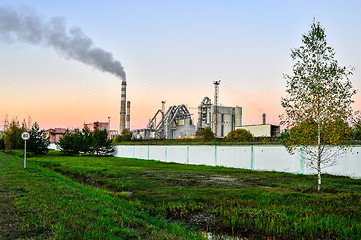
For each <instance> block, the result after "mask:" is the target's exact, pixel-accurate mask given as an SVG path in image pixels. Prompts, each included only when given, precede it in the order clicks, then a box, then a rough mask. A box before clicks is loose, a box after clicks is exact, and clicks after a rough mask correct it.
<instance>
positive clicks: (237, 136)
mask: <svg viewBox="0 0 361 240" xmlns="http://www.w3.org/2000/svg"><path fill="white" fill-rule="evenodd" d="M226 140H227V141H230V142H250V141H252V140H253V135H252V133H251V132H250V131H248V130H246V129H236V130H233V131H231V132H229V133H228V135H227V137H226Z"/></svg>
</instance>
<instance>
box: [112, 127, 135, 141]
mask: <svg viewBox="0 0 361 240" xmlns="http://www.w3.org/2000/svg"><path fill="white" fill-rule="evenodd" d="M130 140H132V133H131V132H129V131H128V130H127V129H124V130H123V131H122V133H121V134H120V135H117V136H116V137H115V138H114V140H113V142H115V143H119V142H128V141H130Z"/></svg>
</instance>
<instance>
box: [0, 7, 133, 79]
mask: <svg viewBox="0 0 361 240" xmlns="http://www.w3.org/2000/svg"><path fill="white" fill-rule="evenodd" d="M0 40H1V41H5V42H8V43H16V42H20V43H28V44H34V45H39V46H45V47H50V48H53V49H55V51H56V52H58V53H59V54H61V55H63V56H64V57H66V58H70V59H76V60H78V61H80V62H82V63H85V64H87V65H90V66H93V67H95V68H96V69H98V70H100V71H103V72H109V73H111V74H114V75H115V76H117V77H119V78H121V79H122V80H125V79H126V75H125V72H124V68H123V66H122V64H121V63H120V62H119V61H117V60H115V59H114V57H113V55H112V54H111V53H110V52H107V51H105V50H103V49H101V48H98V47H96V46H95V45H94V43H93V40H92V39H91V38H89V37H88V36H87V35H85V34H84V32H83V31H82V30H81V29H80V28H79V27H76V26H74V27H71V28H69V29H68V28H67V26H66V23H65V18H64V17H53V18H50V19H49V20H43V19H42V18H41V17H40V16H39V15H38V14H37V13H36V12H35V11H34V10H33V9H31V8H28V7H21V8H13V7H0Z"/></svg>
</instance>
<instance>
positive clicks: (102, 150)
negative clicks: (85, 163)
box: [91, 129, 114, 155]
mask: <svg viewBox="0 0 361 240" xmlns="http://www.w3.org/2000/svg"><path fill="white" fill-rule="evenodd" d="M91 148H92V150H93V152H95V153H96V154H97V155H111V154H112V153H113V152H114V146H113V144H112V141H111V140H109V139H108V133H107V130H105V129H104V130H95V131H94V132H93V144H92V146H91Z"/></svg>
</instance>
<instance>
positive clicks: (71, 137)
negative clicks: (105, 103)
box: [57, 126, 114, 156]
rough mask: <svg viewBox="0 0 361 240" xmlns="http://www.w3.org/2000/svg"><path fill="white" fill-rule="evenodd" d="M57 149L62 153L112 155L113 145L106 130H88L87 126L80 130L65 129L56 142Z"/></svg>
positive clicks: (69, 154)
mask: <svg viewBox="0 0 361 240" xmlns="http://www.w3.org/2000/svg"><path fill="white" fill-rule="evenodd" d="M57 146H58V147H59V150H60V151H61V152H62V153H63V154H64V155H68V156H71V155H81V154H96V155H112V153H113V152H114V146H113V144H112V140H109V139H108V133H107V130H105V129H104V130H95V131H93V132H92V131H90V130H89V128H88V127H86V126H85V127H84V128H83V129H82V130H79V129H75V130H73V131H70V130H66V132H65V134H64V135H63V136H62V137H61V138H60V140H59V143H57Z"/></svg>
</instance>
